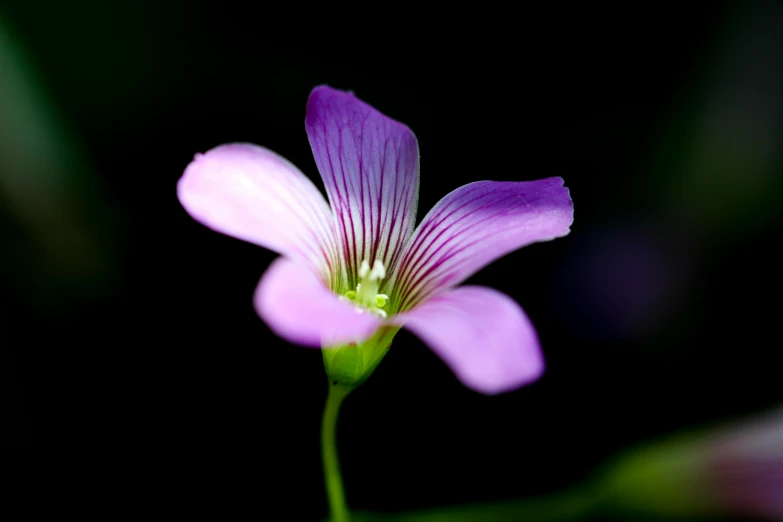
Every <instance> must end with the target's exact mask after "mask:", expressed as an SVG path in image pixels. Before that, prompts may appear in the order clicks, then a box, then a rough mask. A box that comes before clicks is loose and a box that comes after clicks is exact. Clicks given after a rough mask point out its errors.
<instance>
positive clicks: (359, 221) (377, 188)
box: [305, 86, 419, 288]
mask: <svg viewBox="0 0 783 522" xmlns="http://www.w3.org/2000/svg"><path fill="white" fill-rule="evenodd" d="M305 126H306V128H307V136H308V138H309V139H310V146H311V147H312V149H313V155H314V156H315V162H316V164H317V165H318V170H319V171H320V172H321V177H322V178H323V180H324V185H325V186H326V192H327V194H328V196H329V201H330V202H331V205H332V209H333V210H334V213H335V215H336V216H337V218H338V219H337V235H338V239H339V241H340V246H341V248H342V249H343V250H344V252H345V262H346V265H347V267H346V268H347V272H348V285H349V287H350V288H353V287H355V286H356V284H357V283H358V280H357V272H358V270H359V266H360V265H361V262H362V261H363V260H365V259H366V260H367V261H368V262H369V264H370V265H372V264H373V262H374V261H375V260H376V259H379V260H381V261H382V262H383V264H384V266H385V268H386V272H387V273H392V272H393V271H394V266H395V265H396V264H397V263H398V261H399V257H400V255H401V251H402V248H403V246H404V245H405V242H406V241H407V240H408V238H409V237H410V235H411V233H412V231H413V226H414V223H415V219H416V203H417V200H418V194H419V146H418V142H417V141H416V137H415V136H414V135H413V133H412V132H411V131H410V129H408V127H406V126H405V125H403V124H402V123H399V122H397V121H394V120H392V119H391V118H387V117H386V116H384V115H383V114H381V113H380V112H378V111H377V110H375V109H373V108H372V107H370V106H369V105H367V104H366V103H364V102H363V101H361V100H359V99H358V98H356V97H355V96H354V95H353V94H352V93H348V92H342V91H337V90H334V89H332V88H330V87H326V86H321V87H316V88H315V89H314V90H313V92H312V93H311V94H310V98H309V100H308V101H307V118H306V119H305Z"/></svg>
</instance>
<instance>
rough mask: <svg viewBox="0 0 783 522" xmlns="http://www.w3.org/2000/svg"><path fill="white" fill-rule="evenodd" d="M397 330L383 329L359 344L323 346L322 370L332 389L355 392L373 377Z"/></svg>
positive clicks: (396, 328) (397, 328)
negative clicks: (351, 389) (339, 386)
mask: <svg viewBox="0 0 783 522" xmlns="http://www.w3.org/2000/svg"><path fill="white" fill-rule="evenodd" d="M399 329H400V328H399V327H393V326H382V327H381V328H379V329H378V331H376V332H375V334H374V335H373V336H372V337H370V338H369V339H367V340H365V341H363V342H361V343H350V344H343V345H339V346H331V347H330V346H324V348H323V350H321V351H322V352H323V356H324V367H325V368H326V375H327V376H328V378H329V382H330V384H332V385H341V386H344V387H348V388H356V387H357V386H359V385H360V384H361V383H363V382H364V381H366V380H367V378H368V377H369V376H370V375H372V372H373V371H375V368H376V367H377V366H378V363H380V362H381V359H383V356H384V355H386V352H388V351H389V347H390V346H391V342H392V339H393V338H394V335H395V334H396V333H397V332H398V331H399Z"/></svg>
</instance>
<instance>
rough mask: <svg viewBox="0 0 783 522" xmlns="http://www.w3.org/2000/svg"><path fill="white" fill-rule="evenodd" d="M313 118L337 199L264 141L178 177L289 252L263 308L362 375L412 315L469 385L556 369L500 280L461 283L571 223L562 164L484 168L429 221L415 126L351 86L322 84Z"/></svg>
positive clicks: (352, 375) (244, 231)
mask: <svg viewBox="0 0 783 522" xmlns="http://www.w3.org/2000/svg"><path fill="white" fill-rule="evenodd" d="M305 128H306V130H307V136H308V138H309V140H310V146H311V147H312V150H313V155H314V157H315V162H316V165H317V166H318V170H319V172H320V174H321V178H322V180H323V183H324V186H325V188H326V193H327V196H328V203H327V201H326V199H324V197H323V196H322V194H321V193H320V192H319V191H318V189H317V188H316V187H315V185H314V184H313V183H312V182H311V181H310V180H309V179H308V178H307V177H306V176H305V175H304V174H303V173H302V172H301V171H300V170H299V169H297V168H296V167H295V166H294V165H292V164H291V163H289V162H288V161H286V160H285V159H284V158H282V157H280V156H278V155H277V154H275V153H274V152H272V151H270V150H268V149H265V148H263V147H260V146H257V145H250V144H241V143H240V144H229V145H222V146H219V147H216V148H214V149H212V150H210V151H208V152H206V153H204V154H197V155H196V157H195V159H194V160H193V162H192V163H191V164H190V165H189V166H188V167H187V169H186V170H185V173H184V175H183V176H182V178H181V179H180V181H179V184H178V194H179V199H180V201H181V202H182V205H183V206H184V207H185V208H186V209H187V211H188V212H189V213H190V214H191V215H192V216H193V217H194V218H195V219H197V220H198V221H200V222H202V223H204V224H205V225H207V226H209V227H210V228H213V229H214V230H216V231H218V232H222V233H224V234H228V235H231V236H234V237H237V238H240V239H243V240H246V241H250V242H252V243H255V244H258V245H260V246H263V247H265V248H269V249H270V250H273V251H275V252H278V253H279V254H281V255H282V257H280V258H279V259H277V260H275V261H274V263H273V264H272V266H270V267H269V269H268V270H267V272H266V273H265V274H264V276H263V278H262V279H261V282H260V283H259V285H258V288H257V290H256V293H255V307H256V310H257V312H258V314H259V315H260V316H261V317H262V318H263V319H264V320H265V321H266V323H267V324H268V325H269V327H270V328H271V329H272V330H273V331H274V332H276V333H277V334H278V335H280V336H281V337H284V338H285V339H288V340H289V341H291V342H293V343H297V344H301V345H304V346H312V347H317V348H321V347H323V348H326V349H330V350H331V351H333V352H334V353H333V354H327V353H325V361H326V364H327V369H328V370H329V371H330V375H332V376H333V377H335V378H339V379H342V380H345V381H347V382H348V383H351V384H353V383H356V382H358V381H360V380H362V379H363V378H366V376H367V374H368V372H370V371H372V369H374V367H375V366H376V365H377V364H378V362H379V360H380V358H381V357H383V355H384V354H385V352H386V350H387V349H388V346H389V343H390V342H391V339H392V337H393V336H394V333H395V332H396V331H397V330H398V329H399V328H400V327H404V328H407V329H409V330H410V331H412V332H413V333H415V334H416V335H418V336H419V337H420V338H421V339H422V340H423V341H424V342H425V343H426V344H428V345H429V346H430V348H432V350H433V351H434V352H435V353H436V354H438V356H440V357H441V358H442V359H443V360H444V361H445V362H446V364H448V366H449V367H450V368H451V369H452V370H453V371H454V373H455V374H456V375H457V377H458V378H459V379H460V380H461V381H462V382H463V383H464V384H465V385H466V386H468V387H469V388H472V389H474V390H477V391H480V392H483V393H487V394H494V393H500V392H503V391H508V390H512V389H514V388H517V387H519V386H521V385H524V384H526V383H528V382H531V381H533V380H535V379H536V378H537V377H538V376H539V375H540V374H541V372H542V371H543V369H544V360H543V356H542V354H541V348H540V346H539V341H538V338H537V335H536V332H535V329H534V328H533V325H532V324H531V322H530V320H529V319H528V317H527V316H526V315H525V313H524V312H523V311H522V309H521V308H520V307H519V305H518V304H517V303H516V302H514V300H512V299H511V298H510V297H508V296H507V295H504V294H502V293H500V292H498V291H496V290H493V289H491V288H485V287H480V286H463V287H458V286H457V285H458V284H459V283H460V282H462V281H464V280H465V279H466V278H468V277H470V276H471V275H472V274H473V273H475V272H476V271H478V270H480V269H481V268H482V267H484V266H485V265H487V264H488V263H490V262H492V261H494V260H495V259H497V258H498V257H501V256H503V255H505V254H507V253H509V252H511V251H513V250H516V249H518V248H520V247H523V246H526V245H529V244H531V243H535V242H538V241H547V240H550V239H554V238H557V237H561V236H564V235H566V234H568V232H569V230H570V226H571V223H572V221H573V205H572V202H571V198H570V196H569V193H568V189H567V188H565V187H564V186H563V180H562V179H561V178H556V177H552V178H547V179H541V180H537V181H520V182H495V181H476V182H474V183H469V184H467V185H464V186H462V187H460V188H458V189H456V190H454V191H453V192H451V193H450V194H447V195H446V196H445V197H443V199H441V200H440V201H439V202H438V203H437V204H436V205H435V207H434V208H432V209H431V210H430V211H429V212H428V213H427V214H426V215H425V217H424V218H423V219H422V221H421V223H419V225H418V226H415V224H416V206H417V201H418V193H419V148H418V143H417V140H416V137H415V136H414V134H413V133H412V132H411V131H410V129H408V127H406V126H405V125H403V124H402V123H399V122H397V121H394V120H392V119H391V118H389V117H387V116H385V115H383V114H381V113H380V112H379V111H377V110H376V109H374V108H373V107H371V106H370V105H368V104H366V103H365V102H363V101H361V100H359V99H358V98H357V97H356V96H354V95H353V94H352V93H350V92H343V91H338V90H335V89H332V88H330V87H326V86H322V87H317V88H315V89H314V90H313V92H312V93H311V94H310V98H309V100H308V102H307V116H306V119H305Z"/></svg>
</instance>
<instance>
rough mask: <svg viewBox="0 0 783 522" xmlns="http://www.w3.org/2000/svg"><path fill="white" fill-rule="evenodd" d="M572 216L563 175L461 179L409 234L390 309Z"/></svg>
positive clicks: (559, 227) (558, 229)
mask: <svg viewBox="0 0 783 522" xmlns="http://www.w3.org/2000/svg"><path fill="white" fill-rule="evenodd" d="M573 220H574V207H573V203H572V202H571V197H570V196H569V194H568V189H567V188H565V187H564V186H563V180H562V179H561V178H547V179H542V180H538V181H523V182H495V181H478V182H475V183H470V184H468V185H464V186H462V187H460V188H458V189H457V190H455V191H453V192H451V193H450V194H448V195H447V196H445V197H444V198H443V199H441V200H440V201H439V202H438V203H437V204H436V205H435V207H433V209H432V210H431V211H430V212H429V213H428V214H427V215H426V216H425V217H424V219H423V220H422V222H421V224H420V225H419V227H418V228H417V229H416V232H415V233H414V234H413V237H412V238H411V241H410V242H409V243H408V245H407V247H406V250H405V253H404V254H403V258H402V262H401V264H400V267H399V273H398V274H397V280H396V283H395V288H394V292H393V295H394V296H395V299H394V302H392V303H391V304H390V309H392V310H407V309H409V308H411V307H413V306H415V305H416V303H418V302H420V301H422V300H423V299H424V298H425V297H427V296H430V295H434V294H436V293H438V292H441V291H443V290H444V289H446V288H449V287H452V286H454V285H456V284H458V283H460V282H461V281H464V280H465V279H466V278H467V277H469V276H470V275H472V274H473V273H475V272H476V271H477V270H479V269H480V268H482V267H483V266H485V265H487V264H489V263H491V262H492V261H494V260H495V259H497V258H499V257H501V256H503V255H505V254H507V253H509V252H511V251H512V250H516V249H518V248H520V247H523V246H525V245H529V244H530V243H535V242H537V241H547V240H550V239H554V238H556V237H561V236H564V235H566V234H568V232H569V231H570V230H569V227H570V226H571V223H572V222H573ZM533 277H534V275H533Z"/></svg>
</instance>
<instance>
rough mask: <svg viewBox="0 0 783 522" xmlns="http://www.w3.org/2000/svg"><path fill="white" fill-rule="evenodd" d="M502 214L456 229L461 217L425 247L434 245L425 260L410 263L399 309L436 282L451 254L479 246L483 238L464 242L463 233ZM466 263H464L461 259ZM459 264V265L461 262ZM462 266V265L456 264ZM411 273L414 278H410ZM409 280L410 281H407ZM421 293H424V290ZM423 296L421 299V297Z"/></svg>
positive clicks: (499, 201)
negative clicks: (443, 237)
mask: <svg viewBox="0 0 783 522" xmlns="http://www.w3.org/2000/svg"><path fill="white" fill-rule="evenodd" d="M513 198H514V196H511V197H506V198H503V199H499V200H496V201H491V202H490V203H488V204H486V205H484V206H482V207H479V208H478V209H476V212H484V211H486V210H487V209H490V208H492V207H495V206H497V205H500V204H502V203H506V202H507V201H510V200H512V199H513ZM478 199H481V196H480V197H478V198H476V199H475V200H473V201H476V200H478ZM502 214H504V212H503V211H500V212H497V213H495V214H491V215H488V216H484V217H483V218H482V219H481V220H480V221H476V222H473V223H471V224H469V225H467V226H466V227H464V228H459V225H460V224H461V223H462V222H464V221H465V219H466V217H467V216H461V217H459V218H458V219H457V221H455V222H454V223H452V224H451V225H450V226H449V228H448V229H442V230H441V231H440V232H439V233H438V235H437V236H436V237H435V238H434V239H433V240H432V241H431V242H430V244H429V245H428V246H430V247H431V246H432V245H435V244H437V246H436V247H434V249H433V250H432V252H430V253H429V255H427V254H426V253H425V254H424V255H427V258H426V259H424V260H423V261H421V262H419V263H414V264H413V266H412V268H411V271H410V272H409V273H408V274H410V275H409V277H408V281H406V283H407V284H406V286H405V288H404V290H401V292H402V293H401V295H400V300H401V305H400V306H401V308H403V309H405V308H407V307H408V306H409V305H410V304H414V303H410V302H409V301H419V300H420V299H419V298H418V297H420V296H419V295H417V290H419V287H421V286H423V285H424V286H431V285H433V284H437V282H438V277H437V276H438V275H439V274H438V272H437V270H438V268H441V267H443V266H444V264H445V263H446V261H448V260H449V259H451V258H452V257H454V256H455V255H457V254H459V253H460V252H462V251H464V250H465V249H467V248H469V247H471V246H473V245H476V244H478V243H481V242H482V241H483V240H484V238H477V239H473V240H472V241H466V236H465V235H464V234H465V233H467V232H469V231H470V230H472V229H475V228H476V227H479V226H481V225H483V224H485V223H487V222H491V221H492V220H493V219H494V218H496V217H498V216H500V215H502ZM447 231H448V232H449V233H451V234H453V235H449V236H447V237H446V238H445V239H444V240H443V241H442V242H440V243H438V240H439V239H440V238H441V237H442V236H443V235H444V234H445V233H446V232H447ZM502 231H503V230H502V229H501V230H498V231H496V233H499V232H502ZM460 240H462V241H460ZM444 249H446V251H445V252H443V253H442V254H441V252H442V251H443V250H444ZM423 252H426V250H423ZM465 261H468V260H465ZM465 261H463V263H464V262H465ZM460 264H462V263H460ZM458 266H459V265H456V266H454V267H453V268H457V267H458ZM413 274H415V275H413ZM411 279H412V280H411ZM422 290H424V291H426V287H425V288H423V289H422ZM421 297H423V296H421Z"/></svg>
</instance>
